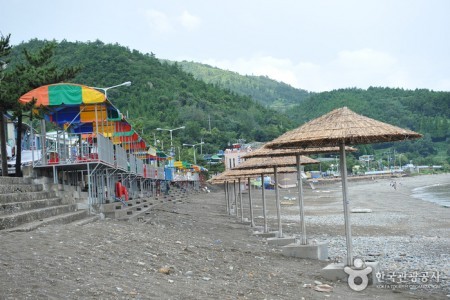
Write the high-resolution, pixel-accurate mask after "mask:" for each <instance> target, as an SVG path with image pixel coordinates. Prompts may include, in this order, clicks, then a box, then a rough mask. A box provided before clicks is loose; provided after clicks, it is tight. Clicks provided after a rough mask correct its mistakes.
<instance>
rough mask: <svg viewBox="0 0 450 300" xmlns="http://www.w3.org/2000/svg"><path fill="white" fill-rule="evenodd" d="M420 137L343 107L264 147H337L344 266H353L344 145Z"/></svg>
mask: <svg viewBox="0 0 450 300" xmlns="http://www.w3.org/2000/svg"><path fill="white" fill-rule="evenodd" d="M420 137H422V135H421V134H419V133H416V132H414V131H411V130H407V129H402V128H400V127H396V126H392V125H389V124H386V123H383V122H380V121H376V120H374V119H371V118H367V117H364V116H361V115H358V114H356V113H355V112H353V111H351V110H350V109H348V108H347V107H343V108H339V109H335V110H333V111H331V112H329V113H328V114H325V115H323V116H321V117H319V118H317V119H314V120H312V121H310V122H308V123H305V124H304V125H302V126H300V127H299V128H297V129H294V130H292V131H289V132H286V133H285V134H283V135H282V136H280V137H278V138H276V139H275V140H273V141H271V142H269V143H267V144H266V145H267V147H268V148H273V149H280V148H307V147H331V146H339V149H340V151H339V153H340V155H339V156H340V157H339V159H340V166H341V176H342V202H343V206H344V221H345V237H346V244H347V265H348V266H353V256H352V233H351V225H350V214H349V204H350V203H349V200H348V198H347V195H348V189H347V163H346V157H345V145H355V144H371V143H382V142H392V141H401V140H407V139H417V138H420Z"/></svg>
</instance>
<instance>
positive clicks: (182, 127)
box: [156, 126, 186, 152]
mask: <svg viewBox="0 0 450 300" xmlns="http://www.w3.org/2000/svg"><path fill="white" fill-rule="evenodd" d="M185 128H186V126H181V127H178V128H173V129H165V128H159V127H158V128H156V130H158V131H169V132H170V151H172V152H173V135H172V132H173V131H175V130H178V129H185Z"/></svg>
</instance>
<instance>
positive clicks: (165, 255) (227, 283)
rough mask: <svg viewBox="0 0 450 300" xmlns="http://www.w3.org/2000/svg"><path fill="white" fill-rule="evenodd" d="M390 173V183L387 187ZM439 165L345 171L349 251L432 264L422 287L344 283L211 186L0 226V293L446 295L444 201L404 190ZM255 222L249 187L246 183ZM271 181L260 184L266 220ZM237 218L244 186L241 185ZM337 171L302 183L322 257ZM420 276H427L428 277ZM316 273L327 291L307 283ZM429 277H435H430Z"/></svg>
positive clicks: (294, 218)
mask: <svg viewBox="0 0 450 300" xmlns="http://www.w3.org/2000/svg"><path fill="white" fill-rule="evenodd" d="M392 180H395V181H396V189H394V188H393V187H392ZM448 182H450V174H443V175H424V176H416V177H405V178H396V179H375V180H365V181H353V180H351V181H349V185H348V188H349V199H350V205H351V208H360V209H370V210H371V212H370V213H352V214H351V222H352V231H353V244H354V254H355V255H358V256H360V257H362V258H364V259H366V260H376V261H379V262H380V267H381V270H383V271H385V272H386V273H387V272H391V271H399V272H400V271H405V272H412V271H423V272H430V274H431V272H433V271H434V272H439V274H441V278H440V281H439V282H438V283H437V284H435V285H434V286H432V287H429V288H419V289H409V288H408V289H392V288H380V287H376V286H370V287H368V288H367V289H365V290H363V291H361V292H355V291H353V290H351V289H350V288H349V287H348V284H347V283H346V282H328V281H326V280H325V279H323V278H322V277H321V275H320V270H321V269H322V268H323V267H325V266H326V265H328V264H329V263H330V262H327V261H316V260H308V259H298V258H290V257H284V256H283V255H282V254H281V250H280V248H278V247H275V246H272V245H268V244H267V242H266V241H265V239H263V238H259V237H256V236H254V235H252V232H253V231H254V230H255V229H252V228H250V226H249V225H245V224H242V223H241V222H240V221H241V219H240V217H238V218H236V217H235V216H230V215H228V214H227V212H226V205H225V197H224V193H223V190H221V189H219V187H215V188H214V189H213V191H212V192H211V193H201V194H197V195H192V196H191V197H190V199H188V200H187V201H184V202H182V203H164V204H162V203H159V204H156V205H154V207H153V209H152V210H151V212H150V214H148V215H146V217H145V219H144V221H143V222H124V221H116V220H111V219H103V220H99V221H97V222H95V223H89V224H86V225H82V226H80V225H76V224H67V225H52V226H46V227H42V228H39V229H37V230H35V231H32V232H17V233H6V232H0V267H1V272H0V299H449V297H448V296H447V295H449V294H450V288H449V283H448V280H447V279H445V278H444V277H446V276H447V277H448V276H449V275H450V251H449V249H450V208H445V207H442V206H439V205H437V204H435V203H431V202H427V201H423V200H420V199H418V198H415V197H413V196H412V193H413V192H412V190H413V189H414V188H417V187H420V186H427V185H432V184H436V183H448ZM252 195H253V202H254V206H255V216H256V219H255V221H256V225H257V226H261V225H262V224H263V220H262V218H261V216H262V208H261V207H262V205H261V191H260V190H252ZM284 197H296V191H295V189H290V190H289V189H285V190H282V191H281V199H282V200H283V206H282V216H283V230H284V232H285V233H286V234H288V235H298V234H299V222H298V221H299V216H298V215H299V214H298V204H296V201H285V200H284V199H285V198H284ZM274 199H275V198H274V192H273V191H267V202H268V214H269V227H270V228H271V229H276V219H275V217H276V210H275V205H274V203H275V201H274ZM243 202H244V214H245V217H246V218H248V217H249V214H248V194H244V195H243ZM342 210H343V208H342V195H341V188H340V183H339V182H335V183H329V184H316V185H315V189H314V190H313V189H311V188H310V187H306V188H305V215H306V217H305V220H306V230H307V234H308V238H309V239H310V240H311V239H315V240H317V241H326V242H328V244H329V247H328V248H329V250H328V253H329V257H330V261H335V260H342V259H343V257H345V253H346V252H345V237H344V225H343V224H344V221H343V213H342ZM430 280H431V278H430ZM319 281H320V282H321V283H323V284H328V285H330V286H331V287H332V290H331V291H329V292H319V291H316V290H315V289H314V286H315V285H317V284H319ZM435 283H436V282H435Z"/></svg>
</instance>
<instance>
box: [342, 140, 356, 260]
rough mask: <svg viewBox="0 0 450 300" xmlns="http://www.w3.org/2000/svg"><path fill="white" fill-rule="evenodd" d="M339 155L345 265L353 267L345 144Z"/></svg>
mask: <svg viewBox="0 0 450 300" xmlns="http://www.w3.org/2000/svg"><path fill="white" fill-rule="evenodd" d="M339 150H340V151H339V154H340V156H341V157H340V158H339V161H340V164H341V179H342V202H343V205H344V221H345V240H346V244H347V265H348V266H350V267H351V266H353V255H352V252H353V246H352V229H351V224H350V213H349V210H350V209H349V204H350V203H349V201H348V199H347V195H348V188H347V165H346V164H347V162H346V158H345V144H344V142H342V143H341V145H340V147H339Z"/></svg>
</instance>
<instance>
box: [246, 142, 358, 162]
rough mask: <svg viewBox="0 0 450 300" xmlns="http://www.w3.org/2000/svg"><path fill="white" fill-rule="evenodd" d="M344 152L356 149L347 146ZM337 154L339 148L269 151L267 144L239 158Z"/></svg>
mask: <svg viewBox="0 0 450 300" xmlns="http://www.w3.org/2000/svg"><path fill="white" fill-rule="evenodd" d="M345 151H348V152H355V151H357V149H356V148H353V147H350V146H347V147H345ZM335 152H339V147H317V148H306V149H298V148H292V149H271V148H269V147H267V144H266V145H264V146H262V147H261V148H258V149H256V150H254V151H251V152H248V153H246V154H244V155H243V156H241V158H245V159H247V158H253V157H277V156H296V155H309V154H323V153H335Z"/></svg>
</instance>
